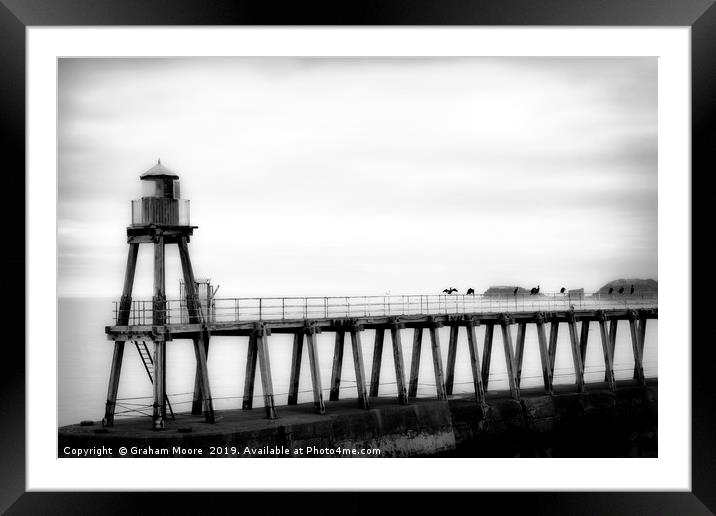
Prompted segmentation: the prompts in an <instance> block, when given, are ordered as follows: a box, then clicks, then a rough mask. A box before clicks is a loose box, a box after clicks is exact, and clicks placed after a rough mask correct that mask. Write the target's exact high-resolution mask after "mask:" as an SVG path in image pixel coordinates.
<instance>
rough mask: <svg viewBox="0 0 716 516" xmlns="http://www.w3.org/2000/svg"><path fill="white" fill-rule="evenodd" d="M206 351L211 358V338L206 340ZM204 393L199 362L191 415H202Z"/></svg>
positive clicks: (195, 375)
mask: <svg viewBox="0 0 716 516" xmlns="http://www.w3.org/2000/svg"><path fill="white" fill-rule="evenodd" d="M193 341H194V346H197V345H198V343H197V339H196V338H194V339H193ZM204 353H205V354H206V359H207V361H208V360H209V340H208V339H207V340H206V341H205V342H204ZM202 399H203V398H202V395H201V377H200V373H199V364H198V363H197V367H196V371H195V374H194V398H193V400H192V402H191V415H192V416H200V415H201V414H202V412H203V410H204V409H203V407H202V401H201V400H202Z"/></svg>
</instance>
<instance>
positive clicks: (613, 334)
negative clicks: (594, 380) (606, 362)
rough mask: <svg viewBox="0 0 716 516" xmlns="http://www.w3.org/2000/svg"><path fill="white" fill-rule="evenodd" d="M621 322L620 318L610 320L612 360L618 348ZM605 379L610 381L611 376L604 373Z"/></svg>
mask: <svg viewBox="0 0 716 516" xmlns="http://www.w3.org/2000/svg"><path fill="white" fill-rule="evenodd" d="M618 324H619V319H612V320H611V321H609V349H610V350H611V353H612V361H614V350H616V348H617V325H618ZM604 381H605V382H608V381H609V378H607V375H606V374H605V375H604Z"/></svg>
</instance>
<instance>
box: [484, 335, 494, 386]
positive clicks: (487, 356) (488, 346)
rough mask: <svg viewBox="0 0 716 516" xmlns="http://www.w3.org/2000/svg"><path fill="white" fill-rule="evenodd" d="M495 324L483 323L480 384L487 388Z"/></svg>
mask: <svg viewBox="0 0 716 516" xmlns="http://www.w3.org/2000/svg"><path fill="white" fill-rule="evenodd" d="M494 333H495V326H494V325H493V324H492V323H488V324H486V325H485V341H484V343H483V345H482V386H483V388H484V389H485V390H487V386H488V384H489V381H490V362H491V360H492V336H493V335H494Z"/></svg>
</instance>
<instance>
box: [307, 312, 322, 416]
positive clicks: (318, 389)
mask: <svg viewBox="0 0 716 516" xmlns="http://www.w3.org/2000/svg"><path fill="white" fill-rule="evenodd" d="M304 331H305V332H306V350H307V351H308V362H309V364H310V366H311V386H312V387H313V406H314V407H315V409H316V412H318V413H319V414H325V413H326V406H325V404H324V403H323V387H322V386H321V370H320V367H319V363H318V350H317V349H316V333H319V332H320V331H321V329H320V328H317V327H316V326H314V325H309V326H306V328H305V329H304Z"/></svg>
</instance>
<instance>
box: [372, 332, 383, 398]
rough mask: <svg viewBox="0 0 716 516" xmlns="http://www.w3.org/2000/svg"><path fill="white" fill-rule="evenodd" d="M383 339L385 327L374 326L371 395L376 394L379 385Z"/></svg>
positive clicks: (374, 395)
mask: <svg viewBox="0 0 716 516" xmlns="http://www.w3.org/2000/svg"><path fill="white" fill-rule="evenodd" d="M384 339H385V329H384V328H376V330H375V343H374V345H373V367H372V369H371V373H370V394H369V396H371V397H376V396H378V389H379V386H380V367H381V365H382V362H383V340H384Z"/></svg>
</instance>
